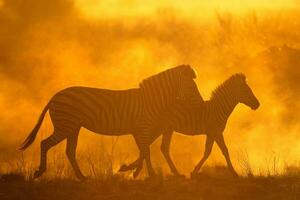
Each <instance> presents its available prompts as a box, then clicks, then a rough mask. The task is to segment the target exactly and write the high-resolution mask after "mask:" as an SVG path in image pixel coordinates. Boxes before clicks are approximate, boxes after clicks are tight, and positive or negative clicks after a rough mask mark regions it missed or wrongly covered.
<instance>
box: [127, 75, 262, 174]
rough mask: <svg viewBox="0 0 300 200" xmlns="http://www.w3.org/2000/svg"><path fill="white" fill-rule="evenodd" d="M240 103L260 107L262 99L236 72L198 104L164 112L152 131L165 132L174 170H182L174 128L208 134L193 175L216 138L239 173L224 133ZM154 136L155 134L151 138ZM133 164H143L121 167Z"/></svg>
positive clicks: (164, 143) (164, 142) (165, 149)
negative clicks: (173, 145)
mask: <svg viewBox="0 0 300 200" xmlns="http://www.w3.org/2000/svg"><path fill="white" fill-rule="evenodd" d="M238 103H243V104H245V105H247V106H249V107H251V108H252V109H257V108H258V107H259V102H258V100H257V98H256V97H255V95H254V94H253V92H252V90H251V89H250V87H249V86H248V85H247V83H246V77H245V75H243V74H235V75H233V76H231V77H230V78H229V79H227V80H226V81H225V82H224V83H223V84H221V85H220V86H219V87H218V88H217V89H216V90H215V91H214V92H213V94H212V97H211V99H210V100H209V101H205V102H204V103H201V104H197V105H190V104H184V103H182V102H178V103H176V104H175V105H174V106H173V107H172V108H171V109H169V110H166V111H165V112H163V114H162V115H161V117H160V118H159V120H158V122H157V124H156V125H155V126H154V128H153V129H154V130H153V132H157V133H163V138H162V146H161V150H162V153H163V154H164V156H165V158H166V160H167V162H168V164H169V167H170V169H171V171H172V173H174V174H177V175H178V174H179V173H178V171H177V169H176V167H175V165H174V163H173V161H172V159H171V157H170V155H169V149H170V142H171V137H172V132H173V131H176V132H178V133H182V134H185V135H201V134H205V135H207V140H206V145H205V152H204V156H203V158H202V159H201V160H200V162H199V163H198V164H197V165H196V167H195V169H194V171H193V172H192V175H195V174H197V172H198V171H199V170H200V168H201V166H202V165H203V163H204V162H205V160H206V159H207V158H208V156H209V155H210V152H211V149H212V146H213V143H214V141H215V142H216V143H217V144H218V146H219V147H220V149H221V151H222V153H223V155H224V157H225V159H226V161H227V164H228V167H229V169H230V171H231V172H232V173H233V174H234V175H236V172H235V170H234V168H233V166H232V164H231V160H230V157H229V153H228V149H227V147H226V145H225V142H224V138H223V134H222V133H223V131H224V129H225V126H226V123H227V120H228V118H229V116H230V114H231V113H232V111H233V110H234V108H235V106H236V105H237V104H238ZM155 139H156V138H153V140H152V141H154V140H155ZM138 160H139V159H138ZM130 167H131V168H130ZM134 167H140V166H133V165H132V164H130V165H129V166H123V168H122V169H121V171H127V170H130V169H132V168H134Z"/></svg>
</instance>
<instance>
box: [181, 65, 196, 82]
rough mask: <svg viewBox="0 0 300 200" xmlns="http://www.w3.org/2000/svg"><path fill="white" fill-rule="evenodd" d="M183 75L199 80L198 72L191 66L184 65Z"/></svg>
mask: <svg viewBox="0 0 300 200" xmlns="http://www.w3.org/2000/svg"><path fill="white" fill-rule="evenodd" d="M182 67H183V74H184V75H185V76H187V77H189V78H191V79H195V78H197V75H196V72H195V71H194V70H193V69H192V67H191V66H190V65H182Z"/></svg>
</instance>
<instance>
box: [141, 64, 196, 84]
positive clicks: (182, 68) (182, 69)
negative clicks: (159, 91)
mask: <svg viewBox="0 0 300 200" xmlns="http://www.w3.org/2000/svg"><path fill="white" fill-rule="evenodd" d="M166 75H169V76H168V77H171V78H174V76H177V77H179V76H184V75H185V76H186V75H188V76H190V77H191V79H194V78H196V73H195V71H194V70H193V69H192V68H191V67H190V66H189V65H179V66H177V67H173V68H170V69H167V70H165V71H162V72H160V73H158V74H155V75H152V76H150V77H148V78H145V79H144V80H142V81H141V82H140V84H139V87H140V88H146V87H147V86H149V85H157V87H160V86H161V85H164V84H166V83H165V82H164V80H165V79H164V77H166Z"/></svg>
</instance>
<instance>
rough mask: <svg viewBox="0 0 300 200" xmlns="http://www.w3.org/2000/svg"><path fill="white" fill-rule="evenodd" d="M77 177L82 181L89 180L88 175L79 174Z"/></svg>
mask: <svg viewBox="0 0 300 200" xmlns="http://www.w3.org/2000/svg"><path fill="white" fill-rule="evenodd" d="M77 178H78V179H79V180H80V181H82V182H83V181H86V180H88V177H87V176H84V175H80V176H77Z"/></svg>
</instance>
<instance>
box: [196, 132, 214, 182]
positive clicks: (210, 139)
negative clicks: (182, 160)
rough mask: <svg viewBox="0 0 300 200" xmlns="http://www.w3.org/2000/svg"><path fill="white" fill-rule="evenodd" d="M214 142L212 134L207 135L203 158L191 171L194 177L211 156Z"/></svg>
mask: <svg viewBox="0 0 300 200" xmlns="http://www.w3.org/2000/svg"><path fill="white" fill-rule="evenodd" d="M213 144H214V138H213V137H212V136H209V135H207V136H206V142H205V150H204V155H203V157H202V159H201V160H200V161H199V163H198V164H197V165H196V167H195V168H194V170H193V172H192V173H191V177H192V178H193V177H194V176H195V175H197V173H198V171H199V170H200V169H201V167H202V165H203V164H204V162H205V161H206V160H207V158H208V157H209V155H210V153H211V150H212V147H213Z"/></svg>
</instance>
